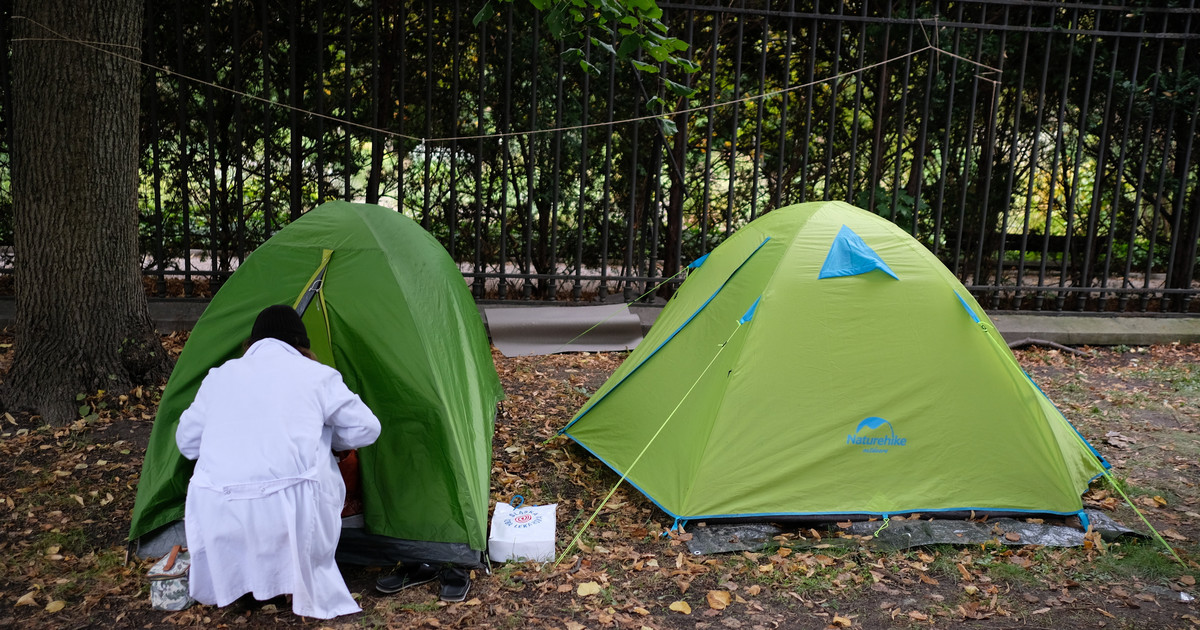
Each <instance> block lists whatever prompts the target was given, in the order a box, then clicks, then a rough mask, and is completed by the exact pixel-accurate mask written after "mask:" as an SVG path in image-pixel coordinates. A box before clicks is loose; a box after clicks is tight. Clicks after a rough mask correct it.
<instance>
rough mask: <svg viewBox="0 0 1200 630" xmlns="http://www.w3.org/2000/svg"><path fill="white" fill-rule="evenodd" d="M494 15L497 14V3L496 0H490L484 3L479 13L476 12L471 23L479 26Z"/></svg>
mask: <svg viewBox="0 0 1200 630" xmlns="http://www.w3.org/2000/svg"><path fill="white" fill-rule="evenodd" d="M493 15H496V3H495V2H494V0H488V1H487V2H486V3H484V5H483V8H482V9H480V10H479V13H476V14H475V17H474V18H473V19H472V20H471V24H472V25H474V26H479V25H480V23H482V22H486V21H488V20H490V19H492V16H493Z"/></svg>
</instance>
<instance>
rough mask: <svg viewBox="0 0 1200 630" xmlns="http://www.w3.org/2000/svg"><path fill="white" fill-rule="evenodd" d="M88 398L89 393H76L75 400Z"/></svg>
mask: <svg viewBox="0 0 1200 630" xmlns="http://www.w3.org/2000/svg"><path fill="white" fill-rule="evenodd" d="M84 398H87V394H75V400H83V399H84Z"/></svg>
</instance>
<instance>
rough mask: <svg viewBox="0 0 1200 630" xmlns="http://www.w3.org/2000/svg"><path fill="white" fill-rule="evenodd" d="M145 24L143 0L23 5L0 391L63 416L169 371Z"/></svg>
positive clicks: (9, 401)
mask: <svg viewBox="0 0 1200 630" xmlns="http://www.w3.org/2000/svg"><path fill="white" fill-rule="evenodd" d="M141 28H142V2H141V0H18V1H17V2H16V5H15V11H14V41H13V124H12V130H13V135H12V165H13V168H12V192H13V215H14V232H15V235H14V245H15V249H16V265H15V273H14V276H15V281H16V282H15V284H16V318H15V319H16V342H15V346H14V353H13V365H12V369H11V370H10V372H9V374H8V378H7V380H6V381H5V382H4V384H3V387H2V389H0V396H2V398H3V403H4V406H5V407H6V408H8V409H30V410H32V411H34V412H35V413H38V414H41V416H42V418H43V419H44V420H45V421H46V422H48V423H50V424H52V425H62V424H66V423H69V422H71V421H72V420H74V419H76V418H78V417H79V416H78V413H77V411H76V410H77V403H76V395H78V394H94V393H95V392H96V391H97V390H115V391H122V390H127V389H128V388H130V387H131V386H133V385H134V384H135V383H144V382H152V381H156V380H158V379H159V378H162V377H163V376H165V375H166V374H167V373H168V371H169V361H168V359H167V357H166V353H165V352H164V351H163V348H162V345H161V343H160V341H159V338H158V335H157V333H156V332H155V330H154V326H153V324H152V323H151V321H150V316H149V310H148V307H147V303H146V294H145V291H144V289H143V287H142V277H141V269H140V266H139V260H138V240H137V217H138V194H137V193H138V114H139V111H138V110H139V102H138V95H139V85H140V75H141V71H140V66H139V65H138V64H137V63H136V62H135V61H133V60H136V59H139V58H140V56H141V50H140V42H141ZM67 40H71V41H67Z"/></svg>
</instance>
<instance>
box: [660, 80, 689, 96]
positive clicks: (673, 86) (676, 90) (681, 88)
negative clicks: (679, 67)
mask: <svg viewBox="0 0 1200 630" xmlns="http://www.w3.org/2000/svg"><path fill="white" fill-rule="evenodd" d="M663 84H664V85H666V86H667V89H668V90H671V92H672V93H673V94H677V95H679V96H683V97H687V98H691V97H692V96H693V95H695V94H696V89H695V88H690V87H688V86H686V85H682V84H679V83H676V82H674V81H672V80H670V79H668V78H666V77H663Z"/></svg>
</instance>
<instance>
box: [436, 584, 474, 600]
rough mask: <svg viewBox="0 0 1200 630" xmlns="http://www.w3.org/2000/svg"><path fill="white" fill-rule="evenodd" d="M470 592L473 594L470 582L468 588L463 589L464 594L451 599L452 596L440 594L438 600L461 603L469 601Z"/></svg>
mask: <svg viewBox="0 0 1200 630" xmlns="http://www.w3.org/2000/svg"><path fill="white" fill-rule="evenodd" d="M470 592H471V583H470V582H469V581H468V582H467V588H465V589H463V592H462V594H461V595H458V596H454V597H450V596H447V595H442V594H440V593H439V594H438V598H439V599H441V600H442V601H444V602H461V601H464V600H466V599H467V593H470Z"/></svg>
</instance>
